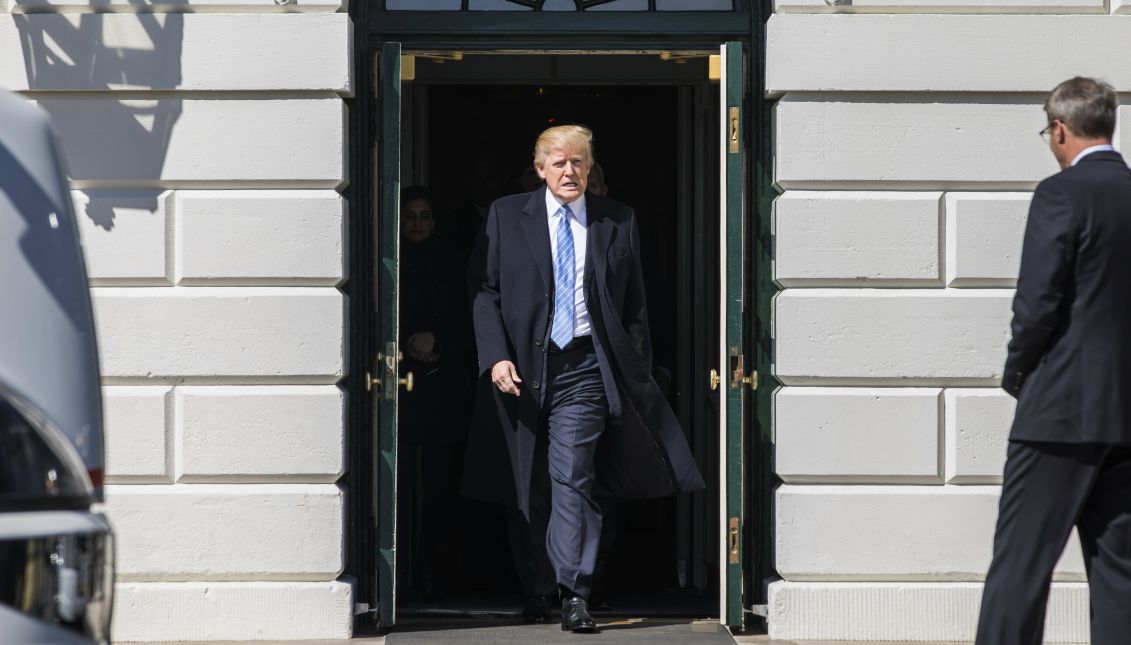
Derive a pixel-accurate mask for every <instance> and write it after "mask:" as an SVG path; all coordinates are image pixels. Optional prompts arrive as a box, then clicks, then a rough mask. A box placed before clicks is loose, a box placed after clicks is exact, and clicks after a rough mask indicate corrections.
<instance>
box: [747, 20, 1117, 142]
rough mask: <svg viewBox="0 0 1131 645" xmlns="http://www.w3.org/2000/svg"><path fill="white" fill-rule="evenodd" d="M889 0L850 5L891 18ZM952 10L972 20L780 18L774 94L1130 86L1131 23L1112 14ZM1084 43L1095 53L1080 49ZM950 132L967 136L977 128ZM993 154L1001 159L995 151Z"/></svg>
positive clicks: (770, 71) (770, 51)
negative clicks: (1085, 80) (1086, 83)
mask: <svg viewBox="0 0 1131 645" xmlns="http://www.w3.org/2000/svg"><path fill="white" fill-rule="evenodd" d="M820 1H821V2H822V4H823V2H824V0H820ZM881 2H884V0H854V1H853V2H852V3H851V7H852V9H853V10H856V11H861V10H864V11H866V10H868V9H873V10H885V9H886V10H889V11H890V10H891V9H892V8H893V5H897V2H896V1H893V0H888V1H887V2H886V7H884V6H883V5H881ZM917 4H919V6H922V5H924V4H926V3H924V2H920V3H917ZM937 4H939V5H943V3H942V2H938V3H937ZM946 4H948V5H951V7H950V8H951V9H952V10H960V9H962V8H965V9H966V10H967V11H965V12H964V15H937V14H936V15H871V16H814V15H809V16H803V15H789V14H779V15H776V16H774V17H772V18H771V19H770V22H769V25H768V28H767V38H768V40H769V42H768V47H767V56H768V58H767V61H766V66H767V72H766V73H767V79H766V83H767V91H769V92H771V93H783V92H797V91H806V92H829V91H836V92H1040V93H1042V94H1044V93H1047V92H1049V91H1050V90H1052V88H1053V87H1055V86H1056V85H1057V84H1058V83H1060V82H1061V81H1063V80H1065V79H1067V78H1071V77H1073V76H1076V75H1084V76H1095V77H1100V78H1104V79H1106V80H1108V81H1109V82H1111V83H1113V84H1114V85H1115V86H1116V87H1117V88H1121V87H1127V86H1129V85H1131V71H1129V70H1128V69H1127V68H1126V66H1125V65H1122V64H1121V58H1122V57H1123V55H1124V54H1123V52H1124V49H1123V44H1124V43H1126V42H1128V41H1129V40H1131V23H1128V22H1126V21H1122V20H1112V19H1111V17H1110V16H1065V15H1049V16H1033V15H1029V16H1019V15H997V16H994V15H983V16H977V15H969V14H970V13H971V12H970V11H969V9H971V8H973V7H976V6H979V5H980V6H981V8H982V11H983V12H987V13H994V9H993V5H994V4H997V3H994V2H985V3H981V2H978V0H961V1H959V2H953V1H952V2H947V3H946ZM1019 4H1020V3H1018V5H1019ZM1026 4H1027V5H1030V6H1032V7H1034V8H1036V9H1038V10H1040V9H1044V10H1045V12H1049V13H1058V14H1059V13H1067V11H1065V10H1068V9H1070V10H1072V11H1075V12H1091V13H1107V11H1106V9H1105V7H1104V3H1103V0H1087V1H1086V2H1079V3H1076V6H1074V7H1067V6H1065V5H1066V4H1069V3H1065V2H1061V1H1057V2H1055V3H1053V2H1048V3H1046V5H1045V6H1044V7H1038V6H1037V5H1038V3H1037V2H1031V1H1026ZM962 5H965V6H964V7H963V6H962ZM840 8H841V7H836V9H840ZM942 8H943V7H942V6H940V7H939V9H942ZM826 9H830V8H829V7H827V6H826ZM1015 10H1022V7H1021V6H1016V7H1015ZM1082 42H1086V43H1089V47H1080V46H1079V43H1082ZM821 52H827V53H829V54H833V55H820V53H821ZM986 61H993V65H987V64H986ZM945 125H947V126H949V127H951V128H952V129H959V130H966V129H967V128H969V127H970V126H971V124H969V123H964V122H952V123H947V124H945ZM1029 138H1033V135H1029ZM881 148H882V146H881ZM985 150H986V152H987V153H991V152H997V149H996V148H993V147H987V148H985ZM990 156H992V154H990Z"/></svg>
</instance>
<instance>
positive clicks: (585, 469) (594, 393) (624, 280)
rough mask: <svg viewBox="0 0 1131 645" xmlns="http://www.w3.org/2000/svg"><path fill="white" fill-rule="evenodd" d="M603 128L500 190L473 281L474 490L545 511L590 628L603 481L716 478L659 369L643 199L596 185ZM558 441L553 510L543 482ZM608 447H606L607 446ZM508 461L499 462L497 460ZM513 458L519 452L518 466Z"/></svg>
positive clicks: (574, 607) (552, 470)
mask: <svg viewBox="0 0 1131 645" xmlns="http://www.w3.org/2000/svg"><path fill="white" fill-rule="evenodd" d="M592 141H593V134H592V132H590V131H589V129H587V128H584V127H581V126H576V125H569V126H556V127H553V128H550V129H548V130H546V131H544V132H543V133H542V134H541V135H540V136H539V137H538V140H537V142H536V144H535V147H534V166H535V168H536V169H537V172H538V175H539V177H540V178H541V179H542V180H543V181H544V182H545V187H544V188H541V189H539V190H537V191H534V192H532V193H525V194H520V195H512V196H509V197H504V198H502V199H499V200H497V201H495V202H494V203H493V204H492V205H491V208H490V210H489V212H488V214H487V220H486V221H485V222H484V227H483V230H482V231H481V233H480V236H479V239H478V240H477V242H476V245H475V248H474V250H473V252H472V257H471V263H470V264H469V267H468V282H469V286H470V290H471V298H472V314H473V319H474V322H475V336H476V345H477V348H478V352H479V372H480V375H481V378H482V379H483V380H484V381H485V382H488V383H490V385H492V386H493V387H487V388H482V389H480V390H479V392H480V393H481V394H480V397H479V398H478V400H477V401H476V412H475V420H474V422H473V425H472V437H471V438H470V441H469V445H468V453H467V460H466V462H465V476H464V484H463V485H464V491H465V493H466V494H469V495H471V496H473V497H479V498H482V499H488V500H492V501H498V502H502V503H506V504H510V505H512V506H515V507H517V508H519V509H520V510H521V511H522V512H523V513H524V514H525V515H526V517H527V518H528V520H530V521H531V523H532V525H533V524H536V523H537V522H540V521H542V518H545V520H544V521H545V523H546V528H545V536H546V537H545V547H546V552H547V555H548V559H549V562H550V564H551V566H552V568H553V572H554V576H555V579H556V582H557V584H558V590H559V592H560V596H561V601H562V619H561V621H562V629H563V630H566V631H571V632H593V631H595V630H596V624H595V623H594V622H593V619H592V617H591V616H590V613H589V608H588V602H587V600H588V597H589V594H590V590H591V586H592V578H593V569H594V566H595V563H596V559H597V551H598V547H599V541H600V534H601V521H602V515H601V510H600V507H599V505H598V504H597V503H596V502H595V501H594V499H593V494H592V493H593V489H594V486H595V484H596V482H597V479H598V477H599V478H600V480H601V484H602V485H603V486H604V487H605V488H607V489H608V490H609V491H610V492H611V493H613V494H615V495H617V496H618V497H658V496H662V495H668V494H674V493H678V492H687V491H694V490H699V489H701V488H703V479H702V476H701V475H700V473H699V470H698V467H697V466H696V464H695V461H694V459H693V458H692V455H691V451H690V449H689V447H688V445H687V441H686V439H685V438H684V434H683V431H682V429H681V428H680V426H679V422H678V421H677V419H676V417H675V414H674V413H673V412H672V409H671V407H670V406H669V405H668V403H667V401H666V400H665V399H664V397H663V394H662V393H661V392H660V390H659V388H658V387H657V385H656V383H655V381H654V380H653V379H652V373H651V362H652V361H651V355H652V348H651V341H650V339H649V331H648V317H647V307H646V305H645V301H644V274H643V269H642V267H641V264H640V256H639V248H640V241H639V233H638V230H637V222H636V216H635V214H634V213H633V211H632V209H631V208H629V207H627V206H625V205H623V204H619V203H617V202H614V201H612V200H610V199H607V198H604V197H600V196H596V195H586V193H585V191H586V186H587V180H588V176H589V171H590V169H591V168H592V166H593V148H592ZM539 441H545V443H546V446H547V450H546V455H547V466H546V468H547V471H548V474H549V481H548V483H549V489H550V494H549V508H548V509H538V508H535V507H536V506H538V505H539V504H542V503H543V499H544V498H543V497H542V496H540V495H538V494H537V492H536V491H533V492H532V482H536V481H537V478H536V477H533V468H534V467H535V458H534V456H535V454H536V452H537V451H536V450H535V448H536V444H537V443H538V442H539ZM598 442H600V448H598ZM501 461H502V463H500V462H501ZM508 462H509V463H508Z"/></svg>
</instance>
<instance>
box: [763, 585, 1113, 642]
mask: <svg viewBox="0 0 1131 645" xmlns="http://www.w3.org/2000/svg"><path fill="white" fill-rule="evenodd" d="M981 598H982V585H981V584H980V583H965V582H958V583H955V582H949V583H898V582H890V583H885V582H849V583H845V582H785V581H778V582H774V583H773V584H771V585H770V600H769V612H770V616H769V637H770V639H771V640H774V641H777V640H782V641H790V642H792V641H795V640H796V641H806V642H808V641H810V640H812V641H841V640H845V641H865V640H866V641H900V642H908V641H932V642H942V641H945V642H948V643H950V642H953V643H958V642H970V641H973V640H974V633H975V630H976V629H977V627H978V613H979V609H980V606H981ZM1090 631H1091V630H1090V627H1089V619H1088V585H1087V584H1085V583H1083V582H1065V583H1054V584H1053V585H1052V593H1051V594H1050V596H1049V606H1048V615H1047V616H1046V620H1045V642H1047V643H1087V642H1088V636H1089V633H1090Z"/></svg>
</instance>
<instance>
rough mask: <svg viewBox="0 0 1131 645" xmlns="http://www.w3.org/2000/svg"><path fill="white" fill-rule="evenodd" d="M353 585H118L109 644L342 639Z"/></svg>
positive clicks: (348, 629)
mask: <svg viewBox="0 0 1131 645" xmlns="http://www.w3.org/2000/svg"><path fill="white" fill-rule="evenodd" d="M352 632H353V587H352V585H350V584H348V583H345V582H340V581H333V582H152V583H139V582H128V583H118V584H117V585H116V587H115V590H114V623H113V630H112V636H113V640H114V642H120V643H122V642H138V641H153V642H169V641H189V640H199V641H251V640H255V641H294V640H302V639H327V640H329V639H347V638H350V636H351V635H352Z"/></svg>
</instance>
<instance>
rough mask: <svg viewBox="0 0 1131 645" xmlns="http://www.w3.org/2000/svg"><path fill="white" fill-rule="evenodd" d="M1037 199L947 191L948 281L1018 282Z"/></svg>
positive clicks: (977, 284) (1024, 195) (1006, 284)
mask: <svg viewBox="0 0 1131 645" xmlns="http://www.w3.org/2000/svg"><path fill="white" fill-rule="evenodd" d="M1032 199H1033V195H1032V193H947V195H946V283H947V286H951V287H1010V288H1012V287H1014V286H1015V285H1016V284H1017V273H1018V271H1019V270H1020V268H1021V243H1022V241H1023V239H1024V237H1025V222H1026V220H1028V218H1029V202H1030V201H1032Z"/></svg>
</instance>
